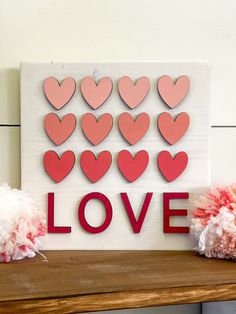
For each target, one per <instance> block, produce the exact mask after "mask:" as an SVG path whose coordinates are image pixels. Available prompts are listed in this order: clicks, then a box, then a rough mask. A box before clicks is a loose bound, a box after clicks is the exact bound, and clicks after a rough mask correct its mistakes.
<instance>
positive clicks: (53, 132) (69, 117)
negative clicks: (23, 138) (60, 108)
mask: <svg viewBox="0 0 236 314" xmlns="http://www.w3.org/2000/svg"><path fill="white" fill-rule="evenodd" d="M75 127H76V118H75V116H74V115H73V114H72V113H68V114H66V115H65V116H64V117H63V118H62V119H61V120H60V118H59V117H58V115H57V114H55V113H49V114H47V115H46V117H45V118H44V128H45V131H46V133H47V135H48V137H49V138H50V139H51V140H52V141H53V143H55V144H56V145H61V144H62V143H64V142H65V141H66V140H67V139H68V138H69V137H70V136H71V134H72V133H73V132H74V130H75Z"/></svg>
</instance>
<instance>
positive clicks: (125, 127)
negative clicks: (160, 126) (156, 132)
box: [118, 112, 150, 145]
mask: <svg viewBox="0 0 236 314" xmlns="http://www.w3.org/2000/svg"><path fill="white" fill-rule="evenodd" d="M118 125H119V129H120V132H121V134H122V135H123V137H124V138H125V139H126V141H127V142H129V143H130V144H131V145H134V144H136V143H137V142H138V141H140V140H141V138H142V137H143V136H144V135H145V134H146V132H147V130H148V128H149V125H150V118H149V115H148V114H147V113H145V112H142V113H140V114H139V115H138V116H137V118H136V119H135V120H133V117H132V116H131V115H130V114H129V113H127V112H124V113H122V114H121V115H120V116H119V120H118Z"/></svg>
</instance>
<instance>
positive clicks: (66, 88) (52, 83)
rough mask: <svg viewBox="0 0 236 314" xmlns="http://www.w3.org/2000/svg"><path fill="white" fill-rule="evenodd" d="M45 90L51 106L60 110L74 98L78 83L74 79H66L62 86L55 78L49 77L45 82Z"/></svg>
mask: <svg viewBox="0 0 236 314" xmlns="http://www.w3.org/2000/svg"><path fill="white" fill-rule="evenodd" d="M43 89H44V94H45V96H46V97H47V99H48V101H49V102H50V103H51V105H53V107H54V108H56V109H57V110H59V109H61V108H62V107H64V106H65V105H66V104H67V103H68V102H69V101H70V100H71V98H72V97H73V95H74V93H75V89H76V83H75V80H74V79H73V78H72V77H67V78H65V79H64V80H63V81H62V82H61V84H60V83H59V82H58V80H57V79H56V78H55V77H48V78H46V79H45V80H44V84H43Z"/></svg>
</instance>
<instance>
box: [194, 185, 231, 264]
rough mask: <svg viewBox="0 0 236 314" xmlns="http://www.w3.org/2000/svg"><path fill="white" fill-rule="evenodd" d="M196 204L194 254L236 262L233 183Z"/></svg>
mask: <svg viewBox="0 0 236 314" xmlns="http://www.w3.org/2000/svg"><path fill="white" fill-rule="evenodd" d="M196 205H197V207H196V209H195V210H193V213H192V214H193V217H192V219H191V232H192V234H193V235H194V236H195V238H196V239H197V241H198V245H197V247H196V251H198V252H199V253H200V254H204V255H205V256H206V257H214V258H225V259H233V260H236V184H232V185H230V186H227V187H224V188H216V189H214V188H212V189H210V190H209V191H208V192H207V193H206V195H204V196H202V197H201V198H200V200H199V201H198V202H196Z"/></svg>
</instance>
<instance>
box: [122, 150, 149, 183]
mask: <svg viewBox="0 0 236 314" xmlns="http://www.w3.org/2000/svg"><path fill="white" fill-rule="evenodd" d="M148 162H149V156H148V153H147V152H146V151H145V150H140V151H139V152H138V153H137V154H136V156H135V157H133V156H132V155H131V153H130V152H129V151H127V150H122V151H121V152H119V154H118V157H117V163H118V167H119V169H120V171H121V173H122V174H123V176H124V177H125V178H126V179H127V180H128V181H129V182H134V181H135V180H137V179H138V178H139V177H140V176H141V175H142V174H143V172H144V171H145V170H146V168H147V165H148Z"/></svg>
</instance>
